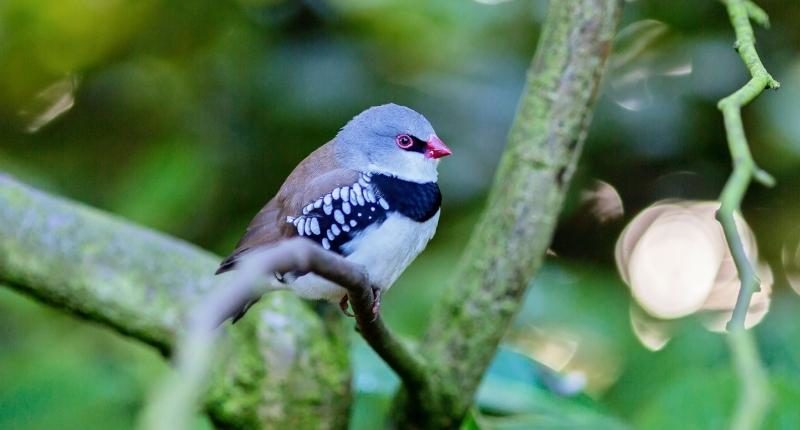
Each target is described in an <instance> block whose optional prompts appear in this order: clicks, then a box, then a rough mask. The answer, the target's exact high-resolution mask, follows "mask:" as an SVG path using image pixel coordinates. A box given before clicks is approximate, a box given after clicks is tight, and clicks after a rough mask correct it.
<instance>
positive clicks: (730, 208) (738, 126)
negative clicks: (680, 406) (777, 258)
mask: <svg viewBox="0 0 800 430" xmlns="http://www.w3.org/2000/svg"><path fill="white" fill-rule="evenodd" d="M722 2H723V3H724V4H725V6H726V8H727V10H728V15H729V17H730V21H731V25H732V26H733V29H734V31H735V33H736V42H735V44H734V47H735V48H736V50H737V51H738V52H739V55H740V56H741V57H742V61H744V63H745V65H746V66H747V69H748V71H749V72H750V76H751V78H750V80H749V81H748V82H747V83H746V84H745V85H744V86H743V87H742V88H740V89H738V90H737V91H736V92H734V93H733V94H731V95H729V96H727V97H725V98H723V99H722V100H720V102H719V104H718V107H719V109H720V110H721V111H722V116H723V119H724V121H725V133H726V136H727V139H728V147H729V149H730V152H731V157H732V158H733V172H732V173H731V176H730V177H729V178H728V181H727V183H726V184H725V188H724V189H723V190H722V194H721V195H720V203H721V205H720V208H719V210H718V211H717V220H718V221H719V222H720V224H721V225H722V229H723V232H724V233H725V239H726V240H727V242H728V246H729V247H730V251H731V255H732V256H733V261H734V263H735V264H736V270H737V272H738V274H739V279H740V280H741V287H740V289H739V295H738V297H737V299H736V306H735V307H734V310H733V315H732V316H731V320H730V321H729V322H728V331H729V335H728V342H729V345H730V349H731V355H732V357H733V361H734V365H735V367H736V373H737V376H738V378H739V381H740V385H741V388H740V396H739V400H738V404H737V407H736V412H735V415H734V418H733V422H732V427H731V428H733V429H736V430H754V429H758V428H760V426H761V423H762V422H763V420H764V417H765V416H766V413H767V411H768V410H769V405H770V391H769V381H768V379H767V373H766V371H765V370H764V367H763V365H762V363H761V361H760V359H759V357H758V350H757V348H756V345H755V341H754V339H753V336H752V334H751V333H750V332H748V331H746V330H745V318H746V316H747V310H748V308H749V307H750V300H751V298H752V296H753V293H755V292H756V291H758V290H759V289H760V285H761V281H760V280H759V279H758V276H757V275H756V271H755V269H754V268H753V265H754V262H751V261H750V259H749V258H748V256H747V254H746V253H745V250H744V245H743V244H742V238H741V236H740V234H739V231H738V230H737V228H736V221H735V220H734V214H735V212H736V211H738V210H740V208H741V204H742V199H743V198H744V194H745V192H746V191H747V188H748V187H749V185H750V181H752V180H754V179H755V180H756V181H757V182H759V183H761V184H763V185H765V186H772V185H774V184H775V180H774V179H773V178H772V176H770V175H769V174H768V173H767V172H765V171H764V170H761V169H760V168H759V167H758V166H757V165H756V163H755V161H754V160H753V156H752V154H751V153H750V147H749V146H748V144H747V138H746V136H745V133H744V126H743V124H742V113H741V109H742V107H743V106H745V105H746V104H748V103H750V101H752V100H753V99H754V98H756V97H757V96H758V95H759V94H761V93H762V92H763V91H764V89H766V88H773V89H777V88H778V87H779V86H780V84H779V83H778V81H776V80H775V79H773V77H772V76H771V75H770V74H769V73H768V72H767V70H766V68H765V67H764V64H762V63H761V59H760V58H759V56H758V52H756V47H755V36H754V35H753V27H752V26H751V25H750V21H751V20H752V21H754V22H756V23H758V24H761V25H763V26H765V27H767V26H769V18H768V16H767V14H766V12H764V10H762V9H761V8H760V7H758V6H757V5H756V4H755V3H753V2H752V1H747V0H723V1H722Z"/></svg>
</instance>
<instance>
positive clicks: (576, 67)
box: [400, 0, 622, 428]
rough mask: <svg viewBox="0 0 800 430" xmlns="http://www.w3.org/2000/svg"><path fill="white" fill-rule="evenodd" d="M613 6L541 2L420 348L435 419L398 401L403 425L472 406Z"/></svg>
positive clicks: (446, 418)
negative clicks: (504, 132) (485, 193)
mask: <svg viewBox="0 0 800 430" xmlns="http://www.w3.org/2000/svg"><path fill="white" fill-rule="evenodd" d="M621 7H622V2H621V1H619V0H565V1H552V2H550V11H549V14H548V17H547V21H546V22H545V26H544V29H543V32H542V35H541V38H540V40H539V46H538V48H537V51H536V56H535V57H534V59H533V63H532V65H531V67H530V69H529V71H528V79H527V85H526V89H525V91H524V92H523V94H522V98H521V101H520V106H519V110H518V112H517V116H516V118H515V120H514V124H513V126H512V129H511V132H510V134H509V139H508V140H509V141H508V147H507V149H506V151H505V153H504V154H503V158H502V160H501V164H500V167H499V170H498V172H497V176H496V178H495V182H494V186H493V188H492V191H491V193H490V196H489V204H488V207H487V208H486V210H485V212H484V215H483V217H482V219H481V221H480V222H479V224H478V226H477V228H476V230H475V233H474V234H473V236H472V237H471V240H470V243H469V245H468V247H467V250H466V252H465V254H464V256H463V257H462V259H461V263H460V266H459V268H458V270H457V273H456V276H455V280H454V282H452V283H451V285H450V287H449V288H448V290H447V291H446V292H445V293H444V297H443V299H442V304H441V305H440V306H437V308H436V310H435V312H434V315H433V319H432V322H431V325H430V327H429V330H428V332H427V335H426V337H425V342H424V347H423V348H422V349H421V350H422V351H423V352H424V354H425V356H426V357H427V358H428V359H429V363H430V370H431V371H432V372H433V377H434V383H435V384H436V388H437V390H440V391H441V396H440V398H439V401H438V404H437V405H436V406H435V407H436V408H438V413H437V414H436V415H435V416H434V417H430V416H425V415H424V414H422V413H420V411H419V410H418V405H416V404H414V403H413V402H405V406H404V407H405V413H401V414H400V415H401V416H405V420H406V422H404V423H402V425H414V426H417V427H438V428H452V427H454V426H456V425H457V423H458V421H459V420H460V419H461V417H462V416H463V414H464V413H465V411H466V410H467V408H468V406H469V405H470V404H471V403H472V400H473V396H474V393H475V390H476V388H477V386H478V383H479V381H480V379H481V375H482V374H483V372H484V370H485V369H486V366H487V365H488V363H489V362H490V360H491V359H492V357H493V356H494V353H495V349H496V347H497V345H498V343H499V342H500V339H501V338H502V337H503V334H504V333H505V331H506V328H507V327H508V325H509V323H510V321H511V318H512V317H513V316H514V314H515V313H516V311H517V310H518V309H519V306H520V304H521V301H522V296H523V294H524V293H525V290H526V288H527V286H528V285H529V283H530V281H531V279H532V278H533V276H534V274H535V273H536V271H537V269H538V268H539V266H540V264H541V261H542V256H543V255H544V253H545V251H546V249H547V247H548V246H549V243H550V240H551V237H552V234H553V230H554V228H555V225H556V220H557V217H558V214H559V212H560V210H561V206H562V202H563V200H564V195H565V193H566V191H567V188H568V185H569V181H570V179H571V177H572V172H573V171H574V169H575V164H576V162H577V160H578V156H579V154H580V150H581V146H582V143H583V140H584V137H585V135H586V131H587V128H588V125H589V122H590V117H591V110H592V106H593V104H594V101H595V99H596V95H597V93H598V89H599V87H600V82H601V78H602V75H603V71H604V69H605V64H606V61H607V59H608V56H609V53H610V50H611V42H612V39H613V37H614V31H615V28H616V23H617V18H618V16H619V13H620V10H621ZM432 418H433V419H432Z"/></svg>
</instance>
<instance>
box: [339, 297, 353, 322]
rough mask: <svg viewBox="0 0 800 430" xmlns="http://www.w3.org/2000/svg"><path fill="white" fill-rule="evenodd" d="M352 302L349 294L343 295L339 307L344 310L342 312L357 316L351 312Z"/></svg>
mask: <svg viewBox="0 0 800 430" xmlns="http://www.w3.org/2000/svg"><path fill="white" fill-rule="evenodd" d="M349 308H350V302H349V301H348V300H347V294H345V295H344V296H342V300H339V309H341V310H342V313H343V314H345V315H347V316H349V317H351V318H352V317H354V316H356V315H355V314H354V313H352V312H350V309H349Z"/></svg>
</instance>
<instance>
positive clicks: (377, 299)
mask: <svg viewBox="0 0 800 430" xmlns="http://www.w3.org/2000/svg"><path fill="white" fill-rule="evenodd" d="M372 297H373V301H372V309H370V310H371V311H372V318H371V319H370V320H369V322H375V320H377V319H378V314H379V313H380V311H381V289H380V288H374V287H373V288H372ZM349 305H350V301H349V299H348V298H347V295H344V296H342V299H341V300H339V309H341V310H342V313H343V314H345V315H347V316H349V317H355V316H356V315H355V314H354V313H352V312H350V306H349Z"/></svg>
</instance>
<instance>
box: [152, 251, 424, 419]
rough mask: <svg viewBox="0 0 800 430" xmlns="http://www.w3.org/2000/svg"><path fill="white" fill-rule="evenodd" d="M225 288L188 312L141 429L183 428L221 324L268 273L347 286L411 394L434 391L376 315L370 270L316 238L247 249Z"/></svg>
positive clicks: (258, 290) (376, 344) (370, 339)
mask: <svg viewBox="0 0 800 430" xmlns="http://www.w3.org/2000/svg"><path fill="white" fill-rule="evenodd" d="M237 266H238V270H236V271H234V272H233V273H231V275H230V276H229V280H228V281H227V282H226V285H225V287H224V288H218V289H215V290H213V291H211V292H210V293H209V294H208V296H206V297H205V298H204V299H203V300H201V301H200V303H199V304H198V305H197V306H195V308H194V309H193V310H192V311H191V312H190V315H189V319H188V320H189V323H188V328H187V330H186V332H185V334H184V335H183V336H182V337H181V339H180V341H179V342H178V346H177V351H176V352H177V353H176V359H175V364H176V372H175V374H173V375H172V377H171V378H169V379H168V380H167V381H166V383H165V384H164V385H163V387H162V388H161V389H160V390H159V391H157V392H156V395H155V396H154V397H153V398H152V399H151V401H150V403H149V405H148V408H147V409H146V412H145V415H144V420H143V425H142V428H143V429H146V430H160V429H163V430H181V429H186V428H188V427H189V423H190V422H191V418H192V412H193V411H194V410H195V408H196V404H197V403H198V401H199V400H200V399H201V398H202V395H203V393H205V380H206V378H207V374H208V369H209V367H210V363H211V362H212V358H213V356H214V352H215V350H216V345H217V343H218V335H219V333H220V331H221V328H222V327H220V324H221V323H223V322H224V321H225V320H226V319H228V318H230V316H231V315H234V314H235V313H236V312H237V311H238V310H240V309H242V307H243V306H245V304H246V303H248V302H249V301H251V300H253V299H258V298H260V297H261V296H262V294H263V292H264V290H263V288H262V284H263V281H264V277H265V276H273V275H272V274H274V273H287V272H302V273H315V274H316V275H318V276H320V277H322V278H324V279H327V280H329V281H331V282H333V283H335V284H337V285H340V286H342V287H343V288H344V289H346V290H347V292H348V293H347V294H348V297H349V299H350V303H351V305H352V307H353V311H354V312H355V318H356V322H357V324H358V328H359V331H360V332H361V334H362V336H364V338H365V340H366V341H367V343H368V344H369V345H370V346H372V347H373V349H375V351H376V352H377V353H378V355H379V356H381V358H383V359H384V360H385V361H386V362H387V363H388V364H389V366H391V367H392V369H393V370H394V371H395V372H397V374H398V375H399V376H400V378H401V380H402V381H403V383H404V385H405V386H406V387H407V388H408V391H409V393H429V392H430V391H431V388H430V384H429V380H428V378H427V372H426V371H425V368H424V366H423V364H422V361H421V359H419V358H418V357H417V356H416V355H414V354H413V353H412V352H410V351H409V350H408V349H406V347H405V345H403V344H402V343H400V342H399V341H398V340H397V339H396V338H395V337H394V336H393V335H392V334H391V333H390V332H389V330H388V329H387V328H386V327H385V326H384V325H383V322H382V320H381V318H380V316H379V315H373V305H374V303H375V300H377V297H375V295H374V291H375V290H374V289H373V288H372V284H371V283H370V280H369V277H368V275H367V272H366V270H364V268H363V267H361V266H359V265H357V264H354V263H352V262H350V261H348V260H346V259H345V258H344V257H341V256H339V255H337V254H334V253H332V252H330V251H326V250H324V249H322V248H321V247H319V246H318V245H316V244H314V243H313V242H311V241H309V240H307V239H303V238H294V239H288V240H286V241H283V242H280V243H278V244H277V245H275V246H273V247H268V248H264V249H260V250H256V251H254V252H250V253H247V254H246V255H245V256H244V257H243V258H242V259H241V261H240V263H239V264H238V265H237Z"/></svg>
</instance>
